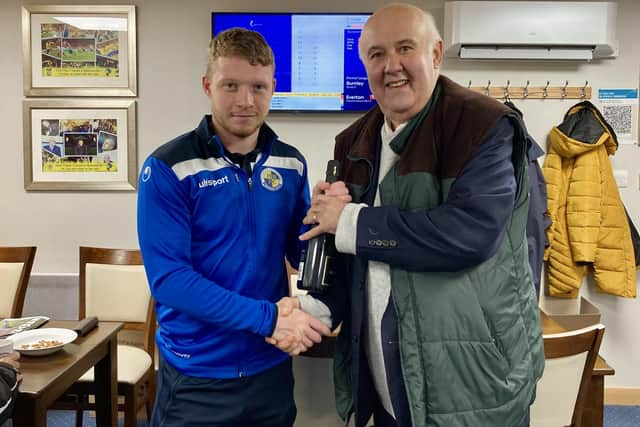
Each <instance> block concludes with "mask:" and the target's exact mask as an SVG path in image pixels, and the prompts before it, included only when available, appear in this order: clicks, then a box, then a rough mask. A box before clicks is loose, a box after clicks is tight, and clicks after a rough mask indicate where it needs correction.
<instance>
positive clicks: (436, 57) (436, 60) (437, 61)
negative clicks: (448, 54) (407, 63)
mask: <svg viewBox="0 0 640 427" xmlns="http://www.w3.org/2000/svg"><path fill="white" fill-rule="evenodd" d="M442 49H443V47H442V39H440V40H438V41H436V42H435V43H434V44H433V68H434V69H438V68H440V66H441V65H442Z"/></svg>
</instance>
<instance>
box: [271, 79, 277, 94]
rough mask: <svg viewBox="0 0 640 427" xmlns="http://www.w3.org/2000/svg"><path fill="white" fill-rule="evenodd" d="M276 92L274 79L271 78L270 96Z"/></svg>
mask: <svg viewBox="0 0 640 427" xmlns="http://www.w3.org/2000/svg"><path fill="white" fill-rule="evenodd" d="M275 92H276V78H275V77H274V78H273V86H271V95H273V94H274V93H275Z"/></svg>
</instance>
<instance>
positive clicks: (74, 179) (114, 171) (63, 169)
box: [23, 99, 138, 191]
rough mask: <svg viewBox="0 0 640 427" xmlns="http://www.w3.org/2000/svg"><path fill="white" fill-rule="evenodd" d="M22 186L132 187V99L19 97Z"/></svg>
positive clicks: (134, 176) (134, 173) (134, 167)
mask: <svg viewBox="0 0 640 427" xmlns="http://www.w3.org/2000/svg"><path fill="white" fill-rule="evenodd" d="M23 102H24V103H23V127H24V131H23V132H24V133H23V136H24V188H25V190H62V191H65V190H135V189H136V183H137V168H138V166H137V162H136V125H135V123H136V113H135V101H133V100H107V99H72V100H62V99H53V100H51V99H37V100H25V101H23Z"/></svg>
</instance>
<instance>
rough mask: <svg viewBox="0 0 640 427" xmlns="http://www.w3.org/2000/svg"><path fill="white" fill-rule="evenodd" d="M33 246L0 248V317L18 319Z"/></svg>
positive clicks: (31, 263)
mask: <svg viewBox="0 0 640 427" xmlns="http://www.w3.org/2000/svg"><path fill="white" fill-rule="evenodd" d="M35 256H36V247H35V246H23V247H0V317H20V316H22V308H23V307H24V297H25V295H26V293H27V284H28V283H29V276H30V275H31V267H33V259H34V258H35Z"/></svg>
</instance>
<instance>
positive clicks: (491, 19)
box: [444, 1, 618, 61]
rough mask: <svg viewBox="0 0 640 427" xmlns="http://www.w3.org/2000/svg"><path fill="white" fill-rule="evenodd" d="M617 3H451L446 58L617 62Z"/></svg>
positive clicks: (446, 24)
mask: <svg viewBox="0 0 640 427" xmlns="http://www.w3.org/2000/svg"><path fill="white" fill-rule="evenodd" d="M616 14H617V5H616V3H614V2H567V1H451V2H447V3H445V5H444V46H445V56H447V57H456V58H462V59H538V60H540V59H556V60H585V61H591V60H592V59H597V58H614V57H616V56H617V55H618V42H617V40H616Z"/></svg>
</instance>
